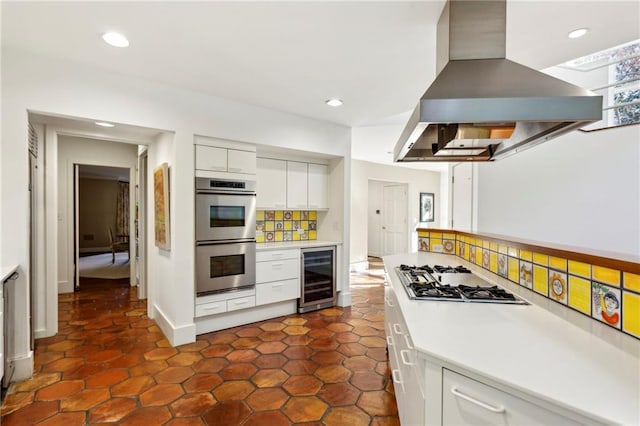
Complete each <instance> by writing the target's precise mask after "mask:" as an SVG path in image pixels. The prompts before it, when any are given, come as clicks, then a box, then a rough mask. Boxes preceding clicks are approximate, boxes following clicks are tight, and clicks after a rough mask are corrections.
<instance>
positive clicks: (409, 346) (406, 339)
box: [404, 334, 413, 349]
mask: <svg viewBox="0 0 640 426" xmlns="http://www.w3.org/2000/svg"><path fill="white" fill-rule="evenodd" d="M404 341H405V342H407V347H408V348H409V349H413V345H412V344H411V342H410V341H409V335H408V334H405V335H404Z"/></svg>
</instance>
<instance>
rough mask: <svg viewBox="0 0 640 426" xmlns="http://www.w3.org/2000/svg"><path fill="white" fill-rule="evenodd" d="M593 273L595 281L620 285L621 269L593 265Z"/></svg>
mask: <svg viewBox="0 0 640 426" xmlns="http://www.w3.org/2000/svg"><path fill="white" fill-rule="evenodd" d="M591 273H592V276H593V280H594V281H598V282H599V283H603V284H611V285H614V286H616V287H620V271H616V270H615V269H609V268H605V267H602V266H595V265H593V266H592V267H591Z"/></svg>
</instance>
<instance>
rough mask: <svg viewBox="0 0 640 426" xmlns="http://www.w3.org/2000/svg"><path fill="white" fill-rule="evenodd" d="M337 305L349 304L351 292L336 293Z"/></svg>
mask: <svg viewBox="0 0 640 426" xmlns="http://www.w3.org/2000/svg"><path fill="white" fill-rule="evenodd" d="M336 304H337V305H338V306H341V307H344V306H351V292H350V291H341V292H339V293H338V300H337V302H336Z"/></svg>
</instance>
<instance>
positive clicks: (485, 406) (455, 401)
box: [442, 368, 579, 426]
mask: <svg viewBox="0 0 640 426" xmlns="http://www.w3.org/2000/svg"><path fill="white" fill-rule="evenodd" d="M442 372H443V374H442V424H443V425H467V424H483V425H502V426H504V425H578V424H579V423H577V422H575V421H573V420H571V419H568V418H566V417H564V416H561V415H560V414H556V413H554V412H552V411H549V410H547V409H546V408H543V407H540V406H539V405H536V404H533V403H531V402H529V401H525V400H524V399H520V398H518V397H516V396H513V395H511V394H509V393H507V392H504V391H502V390H499V389H496V388H494V387H492V386H489V385H486V384H484V383H481V382H478V381H476V380H473V379H470V378H469V377H466V376H463V375H461V374H458V373H455V372H453V371H450V370H447V369H446V368H444V369H443V370H442Z"/></svg>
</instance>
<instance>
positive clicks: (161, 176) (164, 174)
mask: <svg viewBox="0 0 640 426" xmlns="http://www.w3.org/2000/svg"><path fill="white" fill-rule="evenodd" d="M153 205H154V211H155V226H154V230H155V240H156V246H157V247H160V248H161V249H164V250H171V232H170V230H171V225H170V215H169V164H167V163H162V164H161V165H160V166H158V167H156V168H155V169H153Z"/></svg>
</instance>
